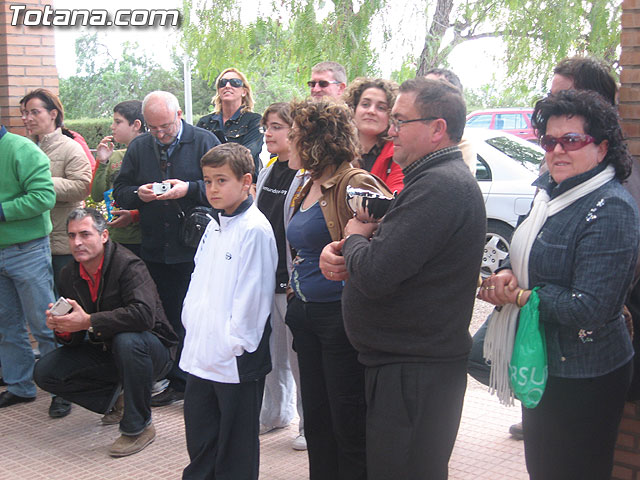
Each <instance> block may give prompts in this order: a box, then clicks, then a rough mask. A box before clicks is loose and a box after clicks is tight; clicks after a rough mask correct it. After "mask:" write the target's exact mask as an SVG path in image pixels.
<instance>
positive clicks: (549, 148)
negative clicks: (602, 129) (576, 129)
mask: <svg viewBox="0 0 640 480" xmlns="http://www.w3.org/2000/svg"><path fill="white" fill-rule="evenodd" d="M595 141H596V139H595V138H593V137H592V136H591V135H587V134H586V133H565V134H564V135H562V136H561V137H554V136H553V135H543V136H542V138H540V146H541V147H542V148H543V149H544V151H545V152H553V150H554V149H555V148H556V145H557V144H560V145H562V149H563V150H564V151H565V152H573V151H574V150H580V149H581V148H582V147H584V146H585V145H589V144H590V143H593V142H595Z"/></svg>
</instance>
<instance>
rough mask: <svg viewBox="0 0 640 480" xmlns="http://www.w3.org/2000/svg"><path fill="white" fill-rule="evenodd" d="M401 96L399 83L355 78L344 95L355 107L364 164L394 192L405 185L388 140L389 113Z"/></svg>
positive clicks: (353, 107) (363, 165)
mask: <svg viewBox="0 0 640 480" xmlns="http://www.w3.org/2000/svg"><path fill="white" fill-rule="evenodd" d="M397 95H398V84H397V83H395V82H392V81H390V80H384V79H382V78H376V79H373V78H364V77H360V78H356V79H355V80H354V81H353V82H352V83H351V84H350V85H349V87H348V88H347V89H346V90H345V92H344V94H343V96H342V98H343V100H344V101H345V102H346V103H347V105H349V107H351V110H353V117H354V121H355V123H356V128H357V129H358V138H359V139H360V144H361V146H362V156H361V159H360V163H361V167H362V168H364V169H365V170H368V171H370V172H371V173H373V174H374V175H377V176H378V177H380V178H381V179H382V180H383V181H384V183H386V184H387V187H389V189H390V190H391V191H392V192H400V191H401V190H402V188H403V187H404V184H403V179H404V175H403V173H402V169H401V168H400V166H399V165H398V164H396V163H394V161H393V142H391V141H390V140H389V136H388V135H387V131H388V130H389V114H390V113H391V108H392V107H393V104H394V103H395V101H396V96H397Z"/></svg>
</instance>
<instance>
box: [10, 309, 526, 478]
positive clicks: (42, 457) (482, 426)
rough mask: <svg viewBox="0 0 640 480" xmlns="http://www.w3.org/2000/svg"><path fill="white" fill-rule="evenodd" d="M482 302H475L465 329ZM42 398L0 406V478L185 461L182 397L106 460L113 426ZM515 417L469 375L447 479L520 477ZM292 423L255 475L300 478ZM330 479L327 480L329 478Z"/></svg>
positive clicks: (163, 471) (482, 312)
mask: <svg viewBox="0 0 640 480" xmlns="http://www.w3.org/2000/svg"><path fill="white" fill-rule="evenodd" d="M487 312H488V307H487V306H486V305H479V306H477V307H476V313H475V315H474V321H473V322H472V331H474V330H475V328H477V327H478V326H479V324H480V323H481V321H482V320H483V319H484V317H485V316H486V313H487ZM49 398H50V397H49V396H48V395H47V394H46V393H44V392H42V391H39V392H38V398H37V400H36V401H35V402H33V403H29V404H22V405H16V406H12V407H9V408H3V409H0V425H2V427H1V430H0V431H1V432H2V437H1V439H0V458H2V461H1V462H0V479H1V480H14V479H16V480H22V479H33V480H36V479H47V480H49V479H74V480H94V479H95V480H98V479H100V480H109V479H114V480H115V479H118V480H121V479H178V478H180V476H181V472H182V469H183V468H184V466H185V465H186V464H187V463H188V457H187V452H186V446H185V439H184V422H183V419H182V402H180V403H178V404H174V405H169V406H166V407H159V408H156V409H154V410H153V421H154V424H155V426H156V430H157V438H156V441H155V442H154V443H153V444H151V445H150V446H149V447H147V448H146V449H145V450H143V451H142V452H140V453H138V454H137V455H133V456H131V457H126V458H120V459H113V458H110V457H109V456H108V453H107V452H108V448H109V446H110V445H111V443H113V441H114V440H115V439H116V438H117V437H118V435H119V434H118V427H117V426H102V425H101V424H100V416H99V415H97V414H94V413H92V412H89V411H87V410H84V409H82V408H80V407H78V406H74V408H73V410H72V412H71V414H70V415H69V416H68V417H66V418H63V419H51V418H49V416H48V415H47V409H48V406H49V401H50V400H49ZM518 421H520V408H519V407H509V408H507V407H504V406H501V405H500V404H499V403H498V401H497V399H496V398H495V397H493V396H491V395H489V394H488V393H487V391H486V387H484V386H482V385H480V384H478V383H477V382H475V381H474V380H472V379H471V378H470V377H469V386H468V388H467V394H466V397H465V405H464V411H463V414H462V422H461V425H460V431H459V433H458V438H457V441H456V446H455V448H454V451H453V455H452V457H451V462H450V464H449V478H450V479H452V480H467V479H474V480H475V479H491V480H500V479H509V480H518V479H526V478H528V477H527V474H526V469H525V466H524V455H523V447H522V442H521V441H517V440H514V439H512V438H511V437H510V436H509V433H508V429H509V426H510V425H511V424H513V423H516V422H518ZM296 433H297V427H296V426H295V425H291V426H289V427H288V428H286V429H282V430H277V431H275V432H273V433H269V434H267V435H263V436H262V437H261V463H260V478H261V479H263V480H303V479H308V478H309V476H308V473H307V455H306V452H296V451H294V450H292V449H291V442H292V441H293V439H294V438H295V436H296ZM329 480H330V479H329Z"/></svg>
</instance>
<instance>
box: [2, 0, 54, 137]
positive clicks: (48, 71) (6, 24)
mask: <svg viewBox="0 0 640 480" xmlns="http://www.w3.org/2000/svg"><path fill="white" fill-rule="evenodd" d="M11 4H20V5H26V6H27V8H28V9H35V8H38V9H42V8H43V7H44V6H45V5H52V0H26V1H24V0H23V1H20V2H16V1H15V0H0V123H2V124H4V125H5V126H6V127H7V128H8V129H9V130H10V131H12V132H13V133H18V134H21V135H24V134H25V133H26V132H25V131H24V127H23V125H22V120H21V119H20V109H19V106H18V101H19V100H20V98H22V97H23V96H24V95H25V94H26V93H28V92H29V91H30V90H33V89H34V88H38V87H45V88H49V89H51V90H52V91H54V92H55V93H58V70H57V68H56V59H55V38H54V33H53V29H52V28H50V27H39V28H35V27H24V26H17V27H12V26H11V17H12V13H13V12H12V11H11V10H10V9H9V6H10V5H11Z"/></svg>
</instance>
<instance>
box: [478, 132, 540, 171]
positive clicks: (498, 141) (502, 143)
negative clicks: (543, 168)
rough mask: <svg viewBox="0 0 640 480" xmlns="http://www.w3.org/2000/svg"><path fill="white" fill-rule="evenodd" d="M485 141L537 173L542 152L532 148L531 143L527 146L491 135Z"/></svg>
mask: <svg viewBox="0 0 640 480" xmlns="http://www.w3.org/2000/svg"><path fill="white" fill-rule="evenodd" d="M485 141H486V142H487V143H488V144H489V145H491V146H492V147H493V148H496V149H498V150H500V151H501V152H502V153H504V154H505V155H507V156H509V157H511V158H513V159H514V160H516V161H518V162H520V163H521V164H522V165H523V166H524V167H526V168H527V169H528V170H530V171H531V172H533V173H536V174H537V173H538V170H539V168H540V163H541V162H542V161H544V153H543V152H541V151H539V150H537V149H536V148H534V147H533V145H531V146H529V145H527V144H526V143H520V142H516V141H514V140H512V139H511V138H507V137H492V138H488V139H486V140H485Z"/></svg>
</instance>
